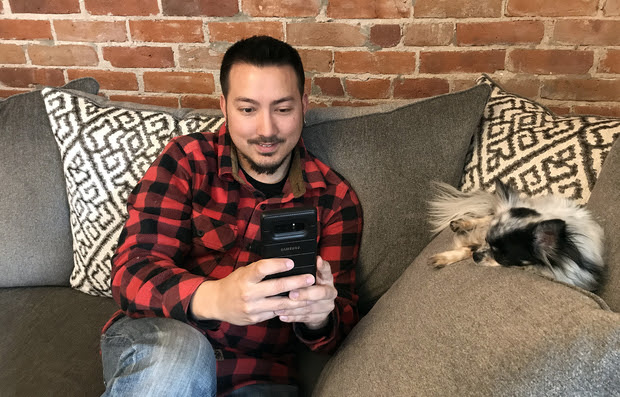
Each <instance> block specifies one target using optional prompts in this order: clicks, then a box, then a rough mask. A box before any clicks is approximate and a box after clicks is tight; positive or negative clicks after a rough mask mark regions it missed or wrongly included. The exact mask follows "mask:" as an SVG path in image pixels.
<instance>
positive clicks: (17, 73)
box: [0, 0, 620, 116]
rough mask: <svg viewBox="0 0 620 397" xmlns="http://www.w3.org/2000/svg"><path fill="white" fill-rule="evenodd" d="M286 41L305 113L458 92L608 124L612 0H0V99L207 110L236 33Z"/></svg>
mask: <svg viewBox="0 0 620 397" xmlns="http://www.w3.org/2000/svg"><path fill="white" fill-rule="evenodd" d="M253 34H269V35H272V36H274V37H277V38H280V39H283V40H285V41H287V42H289V43H291V44H293V45H294V46H296V47H297V48H298V49H299V50H300V53H301V55H302V58H303V60H304V64H305V67H306V71H307V73H306V81H307V86H308V88H307V89H308V92H309V93H310V94H311V102H312V104H313V105H314V106H326V105H334V106H341V105H365V104H375V103H381V102H386V101H392V100H395V99H396V100H408V99H411V98H421V97H427V96H432V95H436V94H441V93H445V92H450V91H456V90H461V89H464V88H467V87H469V86H471V85H472V84H473V81H474V80H475V79H476V77H478V76H479V75H480V74H481V73H487V74H490V75H491V76H492V77H494V78H495V79H496V80H498V81H499V82H500V83H502V84H503V85H504V86H505V87H506V88H507V89H509V90H511V91H514V92H517V93H520V94H522V95H525V96H527V97H530V98H534V99H538V100H540V101H541V102H543V103H545V104H547V105H549V106H550V107H551V108H552V109H554V110H556V111H558V112H560V113H597V114H606V115H616V116H620V0H562V1H559V0H282V1H276V0H0V96H3V97H6V96H8V95H11V94H14V93H17V92H22V91H27V90H28V89H31V88H32V87H34V86H36V85H37V84H49V85H59V84H63V83H65V82H67V81H69V80H71V79H74V78H77V77H82V76H93V77H95V78H97V80H99V82H100V83H101V86H102V92H103V93H104V94H105V95H107V96H109V97H110V98H112V99H115V100H129V101H136V102H144V103H154V104H160V105H166V106H174V107H177V106H183V107H217V106H218V97H219V92H220V88H219V83H218V75H219V73H218V70H219V63H220V60H221V57H222V54H223V53H224V52H225V50H226V48H227V47H228V46H229V45H230V44H231V43H232V42H234V41H236V40H237V39H239V38H241V37H246V36H249V35H253Z"/></svg>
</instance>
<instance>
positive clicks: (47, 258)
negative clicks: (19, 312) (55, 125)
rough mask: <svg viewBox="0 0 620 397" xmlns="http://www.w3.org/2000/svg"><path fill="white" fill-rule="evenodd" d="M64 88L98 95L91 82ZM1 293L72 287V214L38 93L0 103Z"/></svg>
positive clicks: (76, 82)
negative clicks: (25, 288) (39, 287)
mask: <svg viewBox="0 0 620 397" xmlns="http://www.w3.org/2000/svg"><path fill="white" fill-rule="evenodd" d="M65 88H71V89H77V90H83V91H87V92H90V93H93V94H96V93H97V91H98V90H99V85H98V83H97V82H96V81H95V80H94V79H92V78H83V79H79V80H75V81H73V82H70V83H69V84H67V85H66V86H65ZM0 142H1V144H0V181H2V188H1V189H0V225H2V227H0V241H1V242H2V244H0V269H2V275H1V276H0V287H12V286H31V285H69V275H70V274H71V270H72V268H73V254H72V247H71V231H70V226H69V209H68V204H67V195H66V193H65V179H64V177H63V173H62V167H61V164H60V154H59V152H58V149H57V147H56V141H54V137H53V136H52V133H51V130H50V125H49V121H48V119H47V115H46V113H45V106H44V104H43V99H42V98H41V92H40V91H39V90H37V91H32V92H29V93H25V94H20V95H15V96H12V97H10V98H7V99H5V100H3V101H0Z"/></svg>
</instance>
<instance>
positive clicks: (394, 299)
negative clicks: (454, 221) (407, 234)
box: [314, 230, 620, 397]
mask: <svg viewBox="0 0 620 397" xmlns="http://www.w3.org/2000/svg"><path fill="white" fill-rule="evenodd" d="M451 244H452V232H451V231H450V230H446V231H445V232H444V233H442V234H440V235H439V236H438V237H437V239H435V240H433V242H432V243H431V244H429V246H428V247H427V248H426V249H424V251H423V252H422V253H421V254H420V256H419V257H418V258H417V259H416V260H415V261H414V262H413V264H412V265H411V266H410V267H409V268H408V269H407V270H406V271H405V273H404V274H403V276H402V277H401V278H400V279H399V280H398V281H397V282H396V283H394V285H393V286H392V288H391V289H390V290H389V291H388V292H387V293H386V294H385V295H384V296H383V297H382V298H381V299H380V300H379V301H378V302H377V304H376V305H375V306H374V308H373V309H372V310H371V311H370V313H368V314H367V315H366V316H365V317H364V318H363V319H362V320H361V322H360V323H359V324H358V325H357V326H356V327H355V328H354V329H353V331H352V332H351V334H350V335H349V336H348V337H347V339H346V340H345V342H344V344H343V345H342V347H341V348H340V350H339V351H338V352H337V353H336V355H335V356H334V357H333V358H332V359H331V360H330V362H329V363H328V364H327V366H326V367H325V369H324V370H323V372H322V374H321V378H320V380H319V382H318V384H317V386H316V389H315V394H314V395H315V396H335V395H338V396H356V397H357V396H373V397H374V396H376V395H377V391H380V390H390V393H389V394H390V395H402V396H593V395H597V396H601V395H609V396H611V395H616V394H617V392H618V390H620V350H619V348H618V347H619V346H620V314H619V313H614V312H612V311H610V310H608V309H607V307H606V305H605V303H604V302H603V301H602V300H601V299H600V298H598V297H597V296H595V295H593V294H591V293H589V292H586V291H583V290H580V289H578V288H574V287H571V286H568V285H566V284H561V283H558V282H555V281H552V280H550V279H547V278H543V277H541V276H538V275H536V274H534V273H532V272H529V271H525V270H522V269H517V268H504V267H501V268H495V267H479V266H476V265H475V264H474V263H473V262H472V261H471V260H469V261H466V262H464V263H462V264H457V265H453V266H451V267H446V268H444V269H441V270H435V269H432V268H430V266H428V264H427V261H428V259H429V256H430V255H432V254H435V253H437V252H441V251H443V250H445V249H447V248H448V247H451ZM379 394H380V393H379Z"/></svg>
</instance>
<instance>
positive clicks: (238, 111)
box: [220, 63, 308, 183]
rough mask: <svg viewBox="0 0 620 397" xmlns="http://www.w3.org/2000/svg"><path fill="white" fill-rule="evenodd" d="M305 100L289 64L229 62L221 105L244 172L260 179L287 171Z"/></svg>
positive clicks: (272, 180)
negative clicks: (258, 64) (229, 66)
mask: <svg viewBox="0 0 620 397" xmlns="http://www.w3.org/2000/svg"><path fill="white" fill-rule="evenodd" d="M307 104H308V98H307V96H306V95H305V94H304V95H303V96H302V95H301V94H300V93H299V89H298V86H297V76H296V75H295V71H294V70H293V68H292V67H290V66H265V67H257V66H253V65H249V64H246V63H239V64H235V65H233V67H232V68H231V70H230V75H229V89H228V98H224V96H223V95H222V97H221V98H220V107H221V109H222V112H223V113H224V115H225V116H226V121H227V125H228V131H229V133H230V137H231V139H232V141H233V143H234V145H235V147H236V148H237V153H238V154H239V162H240V163H241V166H242V167H243V169H244V170H245V172H247V173H248V174H250V176H252V177H253V178H254V179H257V180H259V181H261V182H264V183H276V182H278V181H280V180H282V179H283V178H284V177H285V176H286V172H287V170H288V164H289V161H288V160H289V159H290V158H291V154H292V150H293V149H294V148H295V146H296V145H297V142H298V141H299V137H300V136H301V130H302V128H303V116H304V113H305V112H306V109H307Z"/></svg>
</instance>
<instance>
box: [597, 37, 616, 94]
mask: <svg viewBox="0 0 620 397" xmlns="http://www.w3.org/2000/svg"><path fill="white" fill-rule="evenodd" d="M599 72H603V73H619V74H620V50H611V49H610V50H607V52H606V53H605V55H604V56H603V58H602V59H601V62H600V65H599ZM618 100H620V96H619V97H618Z"/></svg>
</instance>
